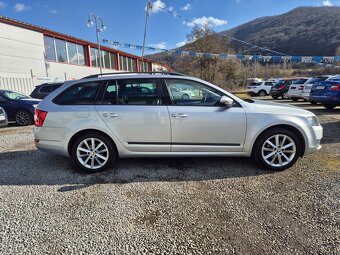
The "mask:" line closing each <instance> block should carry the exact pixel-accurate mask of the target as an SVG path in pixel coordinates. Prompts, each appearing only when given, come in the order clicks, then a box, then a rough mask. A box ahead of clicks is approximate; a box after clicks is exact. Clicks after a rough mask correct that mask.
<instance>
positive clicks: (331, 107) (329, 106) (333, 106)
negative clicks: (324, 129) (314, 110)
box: [323, 104, 336, 110]
mask: <svg viewBox="0 0 340 255" xmlns="http://www.w3.org/2000/svg"><path fill="white" fill-rule="evenodd" d="M323 107H325V108H326V109H328V110H332V109H334V108H335V107H336V105H335V104H323Z"/></svg>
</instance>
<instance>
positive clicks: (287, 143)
mask: <svg viewBox="0 0 340 255" xmlns="http://www.w3.org/2000/svg"><path fill="white" fill-rule="evenodd" d="M300 152H301V142H300V141H299V139H298V137H297V136H296V135H295V134H294V133H293V132H292V131H290V130H288V129H284V128H275V129H270V130H268V131H266V132H265V133H263V134H262V135H261V136H260V137H259V138H258V139H257V141H256V143H255V146H254V149H253V157H254V158H255V160H256V161H257V162H258V163H259V164H260V165H262V166H264V167H266V168H268V169H271V170H275V171H282V170H285V169H287V168H289V167H291V166H292V165H294V164H295V162H296V161H297V159H298V157H299V155H300Z"/></svg>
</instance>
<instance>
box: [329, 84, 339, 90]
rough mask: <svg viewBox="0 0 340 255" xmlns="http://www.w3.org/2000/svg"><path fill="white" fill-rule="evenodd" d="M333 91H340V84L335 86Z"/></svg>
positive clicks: (332, 87)
mask: <svg viewBox="0 0 340 255" xmlns="http://www.w3.org/2000/svg"><path fill="white" fill-rule="evenodd" d="M330 90H332V91H340V84H333V85H332V86H331V88H330Z"/></svg>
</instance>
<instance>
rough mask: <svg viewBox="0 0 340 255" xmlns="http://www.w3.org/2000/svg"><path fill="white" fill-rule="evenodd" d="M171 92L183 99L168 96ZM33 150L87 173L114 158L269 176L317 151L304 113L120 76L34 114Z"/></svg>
mask: <svg viewBox="0 0 340 255" xmlns="http://www.w3.org/2000/svg"><path fill="white" fill-rule="evenodd" d="M174 88H176V90H180V91H183V92H185V93H186V94H188V95H190V96H181V97H179V96H178V95H177V94H176V95H173V91H174ZM183 95H184V93H183ZM34 136H35V143H36V146H37V148H38V149H40V150H42V151H46V152H51V153H55V154H60V155H64V156H69V157H72V159H73V160H74V162H75V163H76V164H77V165H78V166H79V167H80V168H82V169H84V170H86V171H89V172H98V171H102V170H104V169H106V168H108V167H109V166H111V165H112V164H113V163H114V162H115V161H116V160H117V159H118V158H126V157H183V156H185V157H186V156H190V157H192V156H197V157H201V156H214V157H215V156H237V157H240V156H241V157H253V158H254V159H255V160H256V161H257V162H258V163H259V164H260V165H262V166H263V167H266V168H269V169H272V170H284V169H286V168H289V167H291V166H292V165H293V164H294V163H295V162H296V160H297V159H298V158H299V157H302V156H304V155H306V154H309V153H312V152H315V151H317V150H319V149H320V148H321V145H320V140H321V138H322V127H321V126H320V124H319V121H318V119H317V117H316V116H315V115H314V114H313V113H311V112H309V111H306V110H303V109H300V108H297V107H293V106H289V105H283V104H278V103H272V102H265V101H253V100H242V99H240V98H238V97H236V96H234V95H233V94H231V93H228V92H227V91H225V90H223V89H221V88H219V87H217V86H215V85H213V84H210V83H208V82H206V81H203V80H200V79H197V78H193V77H188V76H184V75H181V74H177V73H123V74H122V73H119V74H117V73H116V74H103V75H93V76H88V77H85V78H83V79H81V80H76V81H67V82H65V84H64V85H63V86H61V87H60V88H58V89H57V90H55V91H53V92H52V93H51V94H50V95H48V96H47V97H46V98H45V99H44V100H43V101H42V102H41V103H40V104H39V105H38V107H37V109H36V112H35V128H34Z"/></svg>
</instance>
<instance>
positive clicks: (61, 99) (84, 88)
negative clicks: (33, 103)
mask: <svg viewBox="0 0 340 255" xmlns="http://www.w3.org/2000/svg"><path fill="white" fill-rule="evenodd" d="M100 85H101V82H84V83H78V84H75V85H72V86H71V87H70V88H68V89H66V90H65V91H64V92H62V93H61V94H59V95H58V96H57V97H56V98H55V99H54V100H53V102H54V103H56V104H59V105H91V104H94V103H95V100H96V97H97V94H98V91H99V88H100Z"/></svg>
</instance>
